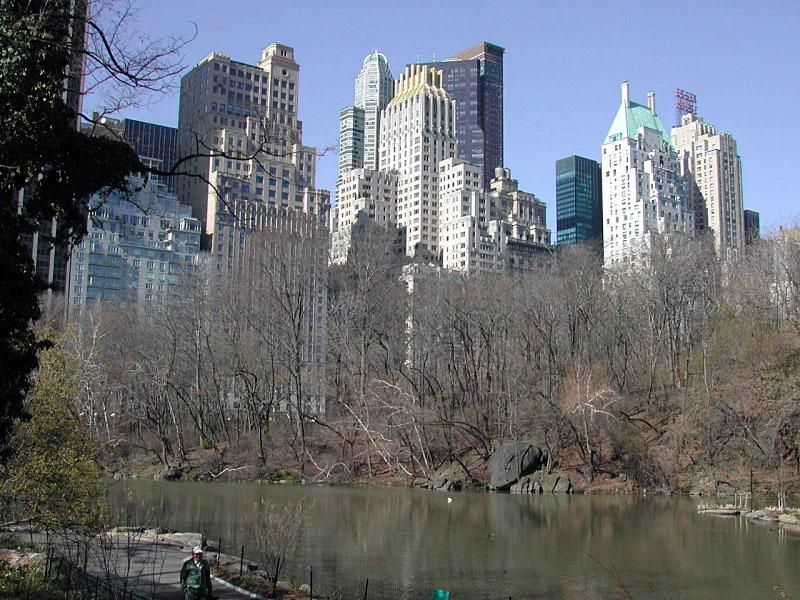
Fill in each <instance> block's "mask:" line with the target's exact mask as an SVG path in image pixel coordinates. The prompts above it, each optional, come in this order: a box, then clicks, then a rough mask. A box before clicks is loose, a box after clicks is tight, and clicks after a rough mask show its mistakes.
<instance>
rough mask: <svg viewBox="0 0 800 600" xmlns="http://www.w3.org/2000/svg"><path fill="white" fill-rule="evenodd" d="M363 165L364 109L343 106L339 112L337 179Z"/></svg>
mask: <svg viewBox="0 0 800 600" xmlns="http://www.w3.org/2000/svg"><path fill="white" fill-rule="evenodd" d="M363 166H364V109H363V108H358V107H356V106H348V107H346V108H343V109H342V111H341V112H340V113H339V180H341V179H342V177H343V176H344V174H345V173H347V172H348V171H351V170H353V169H360V168H362V167H363Z"/></svg>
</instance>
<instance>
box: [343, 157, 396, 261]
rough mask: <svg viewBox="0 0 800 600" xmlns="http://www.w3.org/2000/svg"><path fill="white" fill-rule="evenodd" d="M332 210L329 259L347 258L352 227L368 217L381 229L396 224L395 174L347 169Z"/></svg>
mask: <svg viewBox="0 0 800 600" xmlns="http://www.w3.org/2000/svg"><path fill="white" fill-rule="evenodd" d="M336 190H337V192H336V206H335V207H334V208H333V209H332V210H331V225H330V230H331V261H332V262H334V263H339V264H341V263H344V262H345V261H346V260H347V257H348V254H349V251H350V245H351V239H352V235H353V227H354V226H356V225H357V224H358V223H359V222H361V221H362V220H363V219H369V220H370V221H372V222H374V223H376V224H377V225H379V226H381V227H383V228H384V229H386V230H388V231H391V230H393V229H394V228H395V227H396V223H397V218H396V212H395V210H396V206H397V174H396V173H392V172H384V171H377V170H374V169H351V170H350V171H346V172H345V173H344V174H343V175H342V176H341V179H340V181H339V183H338V185H337V186H336Z"/></svg>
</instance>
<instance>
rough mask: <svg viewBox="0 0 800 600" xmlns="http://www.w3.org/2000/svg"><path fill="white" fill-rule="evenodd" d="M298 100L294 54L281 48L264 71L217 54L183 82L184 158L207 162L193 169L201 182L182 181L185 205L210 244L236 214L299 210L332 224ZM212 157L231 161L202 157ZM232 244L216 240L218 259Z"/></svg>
mask: <svg viewBox="0 0 800 600" xmlns="http://www.w3.org/2000/svg"><path fill="white" fill-rule="evenodd" d="M299 94H300V65H298V64H297V62H296V61H295V58H294V49H293V48H290V47H289V46H284V45H282V44H277V43H273V44H270V45H269V46H267V47H266V48H264V49H263V50H262V52H261V60H260V61H259V63H258V65H249V64H246V63H242V62H239V61H235V60H232V59H231V57H230V56H228V55H226V54H221V53H216V52H215V53H212V54H209V55H208V56H206V57H205V58H204V59H202V60H201V61H200V62H199V63H198V64H197V65H196V66H195V67H194V68H193V69H192V70H191V71H189V72H188V73H187V74H186V75H184V76H183V78H182V79H181V95H180V111H179V117H178V120H179V130H180V131H179V134H178V153H179V156H181V157H190V156H193V155H194V154H200V155H201V156H197V157H194V158H190V159H189V160H188V161H187V163H186V166H185V168H186V170H188V171H189V172H191V173H194V174H196V175H197V176H196V177H181V178H179V181H178V197H179V198H180V199H181V201H182V202H184V203H188V204H191V205H192V210H193V214H194V216H195V217H197V218H198V219H200V220H201V222H202V223H203V232H204V233H205V234H206V236H207V238H206V243H208V242H209V240H210V238H211V237H212V236H213V235H214V234H215V233H216V229H217V223H218V221H219V219H220V217H222V218H225V217H226V216H230V214H231V213H233V214H235V212H236V210H240V211H246V212H248V213H250V214H252V213H254V212H261V211H267V210H268V209H269V208H270V207H276V208H283V209H286V210H299V211H302V212H306V213H310V214H314V215H316V217H317V218H318V220H319V221H320V222H322V223H325V222H327V218H328V193H327V192H325V191H324V190H316V189H315V185H314V184H315V181H314V180H315V174H316V148H311V147H308V146H304V145H303V127H302V123H301V122H300V121H299V120H298V119H297V114H298V109H299V100H300V96H299ZM209 150H213V151H216V152H221V151H224V152H225V154H226V156H224V157H223V156H216V157H206V156H202V155H204V154H210V152H209ZM234 207H237V208H236V209H235V210H234ZM225 242H227V243H232V240H230V239H229V240H221V239H220V240H213V246H212V248H213V251H214V253H215V254H221V253H222V250H223V248H222V244H223V243H225Z"/></svg>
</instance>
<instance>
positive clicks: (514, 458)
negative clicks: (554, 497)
mask: <svg viewBox="0 0 800 600" xmlns="http://www.w3.org/2000/svg"><path fill="white" fill-rule="evenodd" d="M548 459H549V456H548V453H547V450H546V449H544V448H542V447H541V446H539V445H538V444H536V443H534V442H532V441H520V442H504V443H503V444H502V445H501V446H500V447H499V448H498V449H497V450H495V451H494V452H493V453H492V456H491V457H489V463H488V468H489V486H490V488H491V489H493V490H497V491H506V490H508V491H510V492H512V493H514V494H541V493H545V492H547V493H553V494H569V493H570V492H571V491H572V482H571V481H570V479H569V477H568V476H567V474H566V473H564V472H563V471H553V470H552V464H551V462H550V461H549V460H548Z"/></svg>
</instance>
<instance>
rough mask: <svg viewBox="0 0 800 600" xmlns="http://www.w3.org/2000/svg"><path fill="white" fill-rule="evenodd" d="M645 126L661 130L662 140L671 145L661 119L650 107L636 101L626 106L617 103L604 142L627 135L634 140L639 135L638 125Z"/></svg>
mask: <svg viewBox="0 0 800 600" xmlns="http://www.w3.org/2000/svg"><path fill="white" fill-rule="evenodd" d="M640 126H643V127H647V128H649V129H655V130H656V131H660V132H661V137H662V138H664V141H665V142H667V143H668V144H670V146H671V145H672V141H671V140H670V137H669V133H667V130H666V129H664V125H662V124H661V119H660V118H659V116H658V115H654V114H653V113H651V112H650V109H649V108H647V107H646V106H642V105H641V104H637V103H636V102H630V103H629V104H628V106H627V107H626V106H625V105H624V104H620V105H619V110H618V111H617V116H616V117H614V122H613V123H611V129H609V130H608V135H607V136H606V143H608V142H612V141H614V140H618V139H621V138H623V137H628V138H630V139H633V140H635V139H636V138H637V136H638V135H639V127H640Z"/></svg>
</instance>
